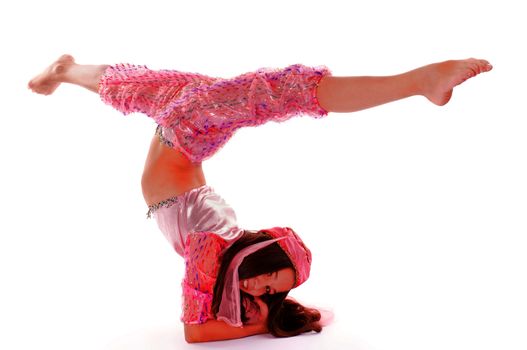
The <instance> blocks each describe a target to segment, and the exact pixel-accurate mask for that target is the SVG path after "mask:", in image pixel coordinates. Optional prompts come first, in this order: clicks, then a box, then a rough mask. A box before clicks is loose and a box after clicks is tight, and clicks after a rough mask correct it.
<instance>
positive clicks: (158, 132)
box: [156, 125, 174, 148]
mask: <svg viewBox="0 0 527 350" xmlns="http://www.w3.org/2000/svg"><path fill="white" fill-rule="evenodd" d="M156 135H157V136H158V137H159V141H160V142H161V143H162V144H164V145H166V146H168V147H170V148H174V144H173V143H172V142H170V141H169V140H167V139H166V138H165V137H164V136H163V127H162V126H161V125H158V126H157V129H156Z"/></svg>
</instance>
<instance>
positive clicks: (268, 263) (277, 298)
mask: <svg viewBox="0 0 527 350" xmlns="http://www.w3.org/2000/svg"><path fill="white" fill-rule="evenodd" d="M272 238H273V237H271V235H269V234H268V233H266V232H265V231H258V232H256V231H244V233H243V235H242V236H241V237H240V238H238V239H237V240H236V241H235V242H234V243H233V244H232V245H231V246H230V247H229V248H228V249H227V250H226V251H225V252H223V253H222V255H221V256H220V260H221V265H220V268H219V271H218V277H217V279H216V284H215V285H214V292H213V298H212V313H213V314H214V315H216V314H217V313H218V311H219V308H220V303H221V296H222V292H223V286H224V284H225V273H226V271H227V268H228V267H229V264H230V262H231V260H232V259H233V258H234V256H235V255H236V254H237V253H238V252H239V251H240V250H242V249H243V248H245V247H248V246H250V245H253V244H256V243H259V242H263V241H267V240H270V239H272ZM288 267H290V268H293V269H294V266H293V264H292V262H291V260H290V259H289V257H288V256H287V254H286V253H285V252H284V251H283V250H282V248H280V245H279V244H278V243H272V244H270V245H268V246H267V247H265V248H262V249H260V250H258V251H256V252H254V253H253V254H251V255H249V256H247V257H246V258H245V259H244V260H243V262H242V264H241V265H240V267H239V269H238V275H239V277H240V279H246V278H251V277H255V276H258V275H262V274H265V273H269V272H274V271H277V270H280V269H284V268H288ZM288 293H289V292H284V293H276V294H272V295H268V294H266V295H262V296H261V297H260V298H261V299H262V300H263V301H264V302H265V303H266V304H267V306H268V308H269V314H268V317H267V328H268V329H269V332H270V333H271V334H272V335H274V336H275V337H291V336H295V335H299V334H301V333H304V332H310V331H315V332H320V331H321V330H322V327H321V326H320V325H319V323H318V321H320V312H319V311H318V310H316V309H312V308H307V307H304V306H302V305H301V304H299V303H297V302H296V301H294V300H291V299H286V297H287V294H288ZM240 298H249V299H250V300H254V297H253V296H252V295H249V294H247V293H244V292H243V291H241V290H240ZM241 315H242V322H243V323H245V322H247V321H248V320H247V317H246V316H245V309H244V307H243V305H242V306H241Z"/></svg>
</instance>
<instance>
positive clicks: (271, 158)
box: [0, 0, 527, 350]
mask: <svg viewBox="0 0 527 350" xmlns="http://www.w3.org/2000/svg"><path fill="white" fill-rule="evenodd" d="M359 3H360V4H359ZM520 3H521V2H513V1H499V2H488V1H481V0H480V1H450V0H447V1H445V0H443V1H436V2H433V3H432V2H425V1H416V0H414V1H388V0H382V1H368V2H366V1H361V2H357V4H355V2H351V1H340V2H337V1H335V2H328V1H324V2H323V1H307V0H303V1H276V0H266V1H262V2H255V1H239V2H234V1H199V2H198V1H196V2H191V1H166V2H162V1H157V0H152V1H141V2H139V1H100V0H93V1H90V2H82V3H76V2H75V1H57V0H53V1H36V0H34V1H18V2H5V3H3V4H2V5H0V6H1V9H0V29H1V33H2V34H1V36H2V41H1V45H2V55H1V58H0V60H1V63H2V70H3V74H2V83H1V84H0V89H1V91H0V96H1V100H2V118H1V126H0V152H1V158H0V159H1V162H2V163H1V169H2V170H1V172H0V191H1V202H0V203H1V208H0V209H1V214H0V215H1V220H0V284H1V287H0V348H1V349H6V350H7V349H9V350H14V349H38V348H43V349H55V350H59V349H76V350H81V349H107V350H116V349H127V350H128V349H162V350H164V349H185V348H196V347H197V348H209V347H210V348H214V349H246V348H248V347H249V346H250V347H251V348H252V349H269V348H286V347H287V348H289V349H295V348H302V349H321V348H322V346H328V348H330V349H352V350H359V349H360V350H388V349H389V350H394V349H405V350H413V349H420V350H422V349H427V350H431V349H449V350H454V349H463V350H468V349H478V350H482V349H507V350H514V349H526V348H527V338H525V331H526V330H527V316H526V315H527V299H526V297H525V296H526V295H527V279H526V270H527V255H526V254H525V251H526V248H527V243H526V241H527V240H526V238H525V235H526V234H527V222H526V212H527V200H526V197H527V185H526V181H525V179H526V178H527V169H526V165H525V153H526V151H527V138H526V135H527V120H526V117H527V113H526V112H527V109H526V107H525V101H526V98H525V81H526V74H525V68H524V66H525V62H526V61H527V60H526V55H525V52H524V51H523V49H524V47H525V44H524V43H525V34H524V33H525V32H526V29H527V28H526V25H525V16H524V12H523V11H522V10H520V9H519V7H517V6H519V4H520ZM517 4H518V5H517ZM522 33H523V34H522ZM63 53H71V54H73V55H74V56H75V58H76V60H77V61H78V62H79V63H92V64H98V63H108V64H112V63H119V62H129V63H135V64H146V65H148V66H149V67H150V68H154V69H157V68H167V69H168V68H173V69H177V70H182V71H189V72H199V73H203V74H208V75H212V76H223V77H233V76H235V75H238V74H241V73H245V72H248V71H252V70H255V69H257V68H260V67H285V66H287V65H290V64H294V63H302V64H305V65H326V66H328V67H329V68H330V69H331V70H332V72H333V74H334V75H389V74H396V73H400V72H403V71H406V70H410V69H413V68H416V67H418V66H421V65H424V64H427V63H432V62H435V61H441V60H446V59H451V58H468V57H478V58H485V59H488V60H489V61H490V62H491V63H492V64H493V65H494V67H495V68H494V70H493V71H492V72H491V73H487V74H484V75H481V76H478V77H477V78H475V79H472V80H470V81H468V82H466V83H465V84H464V85H463V86H460V87H458V88H456V89H455V92H454V97H453V99H452V101H451V102H450V103H449V104H448V105H446V106H445V107H437V106H435V105H432V104H431V103H429V102H428V101H427V100H426V99H425V98H423V97H412V98H409V99H407V100H404V101H399V102H395V103H392V104H388V105H384V106H381V107H378V108H374V109H370V110H366V111H362V112H357V113H353V114H337V113H333V114H330V115H329V116H328V117H327V118H325V119H322V120H315V119H312V118H308V117H303V118H295V119H293V120H291V121H288V122H286V123H284V124H276V123H269V124H266V125H265V126H262V127H259V128H253V129H243V130H240V131H239V132H238V133H237V134H236V135H235V137H234V138H233V139H232V140H231V142H230V143H229V144H228V145H227V146H226V147H224V148H223V149H222V150H221V151H220V152H219V153H218V154H217V155H216V156H215V157H214V158H213V159H212V160H210V161H208V162H206V163H205V164H204V169H205V173H206V176H207V181H208V183H209V184H210V185H212V186H213V187H214V188H215V189H216V190H217V191H218V193H220V194H221V195H222V196H223V197H224V198H225V199H226V200H227V202H228V203H230V204H231V205H232V206H233V207H234V208H235V210H236V211H237V214H238V218H239V222H240V225H241V226H242V227H244V228H248V229H258V228H264V227H270V226H291V227H293V228H294V229H295V230H296V231H297V232H299V234H300V235H301V236H302V237H303V239H304V240H305V242H306V244H307V245H308V246H309V247H310V248H311V249H312V251H313V255H314V262H313V267H312V277H311V278H310V280H309V281H308V282H306V283H305V285H303V286H302V287H300V288H298V289H297V290H294V291H292V292H291V295H292V296H295V297H297V298H299V299H300V300H302V301H305V302H307V303H310V304H313V305H318V306H325V307H328V308H333V309H334V310H335V321H334V323H333V324H332V325H331V326H330V327H328V328H326V329H324V331H323V332H322V333H320V334H318V335H304V336H301V337H296V338H294V339H280V340H278V339H270V337H269V336H256V337H251V338H247V339H243V340H236V341H229V342H218V343H210V344H205V345H197V346H196V345H194V346H191V345H188V344H186V343H185V341H184V337H183V330H182V324H181V323H180V322H179V316H180V301H181V300H180V293H181V291H180V280H181V277H182V273H183V268H184V266H183V260H182V259H181V258H180V257H179V256H178V255H177V254H175V253H174V252H173V251H171V248H170V247H169V245H168V244H167V243H166V242H165V240H164V238H163V236H162V235H161V234H160V233H159V232H158V230H157V228H156V224H155V222H154V221H152V220H146V218H145V213H146V206H145V204H144V202H143V199H142V195H141V189H140V178H141V172H142V169H143V164H144V159H145V156H146V153H147V149H148V145H149V142H150V139H151V137H152V135H153V132H154V129H155V124H154V123H153V121H152V120H150V119H148V118H147V117H145V116H142V115H139V114H136V115H131V116H128V117H124V116H122V115H121V114H120V113H119V112H117V111H115V110H113V109H112V108H111V107H109V106H106V105H104V104H103V103H101V102H100V101H99V98H98V96H97V95H95V94H93V93H90V92H88V91H87V90H84V89H82V88H78V87H75V86H61V87H60V88H59V89H58V90H57V91H56V94H55V95H52V96H48V97H44V96H40V95H36V94H32V93H30V91H29V90H27V89H26V84H27V81H28V80H29V79H30V78H31V77H32V76H34V75H35V74H36V73H39V72H40V71H41V70H42V69H44V68H45V67H46V66H47V65H48V64H49V63H51V62H52V61H53V60H55V59H56V58H57V57H58V56H59V55H61V54H63Z"/></svg>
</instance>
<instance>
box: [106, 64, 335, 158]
mask: <svg viewBox="0 0 527 350" xmlns="http://www.w3.org/2000/svg"><path fill="white" fill-rule="evenodd" d="M330 74H331V72H330V70H329V69H328V68H327V67H325V66H319V67H308V66H304V65H301V64H295V65H291V66H289V67H286V68H283V69H273V68H260V69H258V70H257V71H255V72H249V73H245V74H242V75H239V76H237V77H235V78H232V79H223V78H212V77H209V76H206V75H202V74H196V73H185V72H180V71H176V70H158V71H154V70H150V69H148V68H147V67H146V66H136V65H130V64H118V65H114V66H110V67H108V68H107V69H106V71H105V73H104V74H103V76H102V78H101V80H100V84H99V94H100V96H101V99H102V100H103V101H104V102H105V103H108V104H110V105H112V106H113V107H115V108H116V109H118V110H120V111H121V112H122V113H124V114H129V113H132V112H141V113H145V114H146V115H148V116H149V117H151V118H153V119H154V120H155V121H156V123H157V124H158V125H160V126H161V128H162V130H161V133H162V136H163V138H164V139H165V140H166V144H167V145H169V146H170V147H174V148H177V149H178V150H179V151H181V152H182V153H184V154H185V155H186V156H187V157H188V158H189V159H190V160H191V161H192V162H201V161H203V160H204V159H207V158H209V157H211V156H212V155H213V154H214V153H215V152H217V151H218V150H219V149H220V148H221V147H222V146H223V145H224V144H225V143H226V142H227V141H228V140H229V139H230V137H231V136H232V135H233V134H234V133H235V131H236V130H237V129H239V128H241V127H245V126H257V125H261V124H263V123H266V122H267V121H271V120H272V121H275V122H282V121H285V120H287V119H289V118H291V117H293V116H297V115H298V116H300V115H309V116H313V117H315V118H319V117H322V116H325V115H327V114H328V112H327V111H326V110H324V109H323V108H322V107H321V106H320V105H319V103H318V100H317V90H316V89H317V87H318V84H319V82H320V80H321V79H322V78H323V77H324V76H326V75H330Z"/></svg>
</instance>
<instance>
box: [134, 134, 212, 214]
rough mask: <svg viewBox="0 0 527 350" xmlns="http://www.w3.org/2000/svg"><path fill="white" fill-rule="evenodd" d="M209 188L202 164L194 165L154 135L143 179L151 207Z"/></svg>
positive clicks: (144, 189)
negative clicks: (204, 186)
mask: <svg viewBox="0 0 527 350" xmlns="http://www.w3.org/2000/svg"><path fill="white" fill-rule="evenodd" d="M205 184H206V182H205V175H204V174H203V169H202V167H201V163H192V162H191V161H190V160H189V159H188V158H187V157H186V156H185V155H184V154H183V153H181V152H179V151H178V150H176V149H173V148H170V147H168V146H167V145H165V144H163V143H161V142H160V141H159V137H158V136H157V135H154V137H153V138H152V142H151V143H150V149H149V151H148V156H147V158H146V162H145V168H144V170H143V176H142V178H141V187H142V190H143V197H144V198H145V201H146V204H147V205H153V204H156V203H159V202H161V201H163V200H165V199H167V198H171V197H174V196H178V195H180V194H183V193H185V192H187V191H190V190H191V189H193V188H197V187H201V186H203V185H205Z"/></svg>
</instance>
